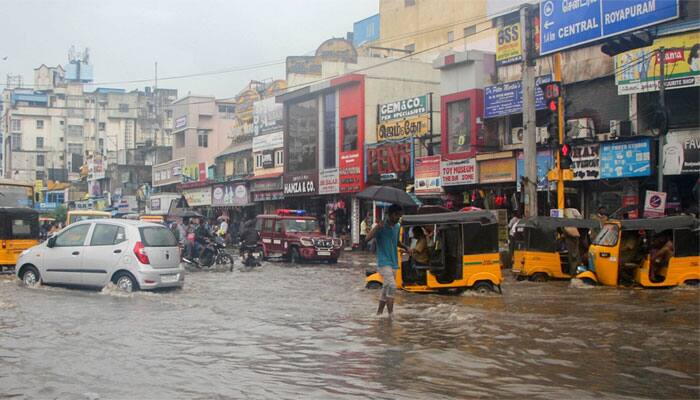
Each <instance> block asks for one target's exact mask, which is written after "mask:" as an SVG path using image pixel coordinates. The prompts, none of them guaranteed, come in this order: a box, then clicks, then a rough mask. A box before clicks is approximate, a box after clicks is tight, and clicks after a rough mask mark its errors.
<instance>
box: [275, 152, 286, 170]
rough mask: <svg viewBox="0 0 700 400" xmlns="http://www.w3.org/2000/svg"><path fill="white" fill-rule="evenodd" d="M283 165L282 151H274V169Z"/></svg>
mask: <svg viewBox="0 0 700 400" xmlns="http://www.w3.org/2000/svg"><path fill="white" fill-rule="evenodd" d="M282 165H284V150H277V151H275V167H281V166H282Z"/></svg>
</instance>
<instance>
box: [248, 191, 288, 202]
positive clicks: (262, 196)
mask: <svg viewBox="0 0 700 400" xmlns="http://www.w3.org/2000/svg"><path fill="white" fill-rule="evenodd" d="M282 199H284V192H282V191H281V190H277V191H273V192H254V193H253V201H256V202H257V201H275V200H282Z"/></svg>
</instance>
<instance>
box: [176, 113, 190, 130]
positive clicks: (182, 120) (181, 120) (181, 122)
mask: <svg viewBox="0 0 700 400" xmlns="http://www.w3.org/2000/svg"><path fill="white" fill-rule="evenodd" d="M186 126H187V116H186V115H183V116H182V117H178V118H176V119H175V124H174V125H173V129H175V130H178V129H182V128H184V127H186Z"/></svg>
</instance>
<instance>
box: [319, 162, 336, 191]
mask: <svg viewBox="0 0 700 400" xmlns="http://www.w3.org/2000/svg"><path fill="white" fill-rule="evenodd" d="M339 191H340V178H339V175H338V168H332V169H324V170H321V171H320V172H319V173H318V194H335V193H338V192H339Z"/></svg>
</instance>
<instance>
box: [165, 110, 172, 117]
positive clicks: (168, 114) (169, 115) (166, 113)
mask: <svg viewBox="0 0 700 400" xmlns="http://www.w3.org/2000/svg"><path fill="white" fill-rule="evenodd" d="M172 117H173V110H165V118H172Z"/></svg>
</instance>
